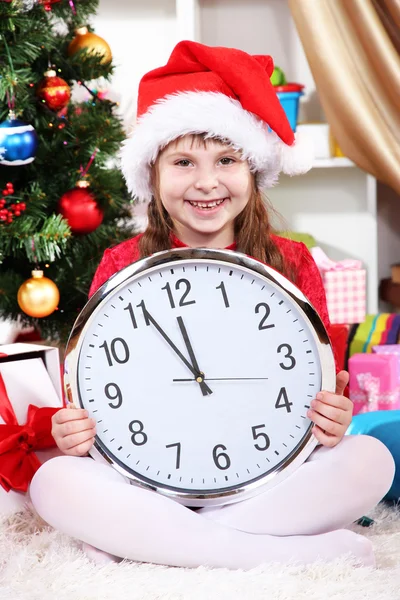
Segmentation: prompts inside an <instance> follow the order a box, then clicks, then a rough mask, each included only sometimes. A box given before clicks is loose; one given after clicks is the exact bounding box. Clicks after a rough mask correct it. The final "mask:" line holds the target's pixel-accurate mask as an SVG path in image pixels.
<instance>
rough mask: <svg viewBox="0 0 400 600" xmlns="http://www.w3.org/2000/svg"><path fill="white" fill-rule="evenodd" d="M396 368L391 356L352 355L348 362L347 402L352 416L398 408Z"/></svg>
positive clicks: (399, 397)
mask: <svg viewBox="0 0 400 600" xmlns="http://www.w3.org/2000/svg"><path fill="white" fill-rule="evenodd" d="M397 368H398V359H397V356H395V355H394V354H371V353H370V354H354V355H353V356H351V357H350V358H349V373H350V382H349V388H350V400H352V401H353V403H354V414H355V415H356V414H358V413H365V412H371V411H375V410H392V409H399V408H400V388H399V380H398V375H397Z"/></svg>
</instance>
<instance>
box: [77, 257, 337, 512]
mask: <svg viewBox="0 0 400 600" xmlns="http://www.w3.org/2000/svg"><path fill="white" fill-rule="evenodd" d="M192 253H193V251H192ZM181 254H182V253H181ZM225 254H228V253H225ZM220 255H221V253H220ZM253 262H255V261H253ZM262 268H264V267H262ZM270 272H273V271H272V270H270ZM276 277H278V278H279V277H280V276H279V275H277V274H276ZM281 279H282V278H281ZM111 281H112V280H111ZM77 351H78V350H77ZM329 351H330V347H329ZM329 356H330V357H331V353H330V354H328V358H329ZM76 362H77V364H76V374H75V377H76V382H77V389H78V390H79V402H80V405H81V406H84V407H85V408H87V409H88V410H89V413H90V416H91V417H93V418H94V419H95V420H96V423H97V437H96V447H97V448H98V449H99V450H100V451H101V452H102V454H104V455H106V456H107V457H109V459H110V460H111V462H112V463H113V464H114V465H115V466H116V467H117V468H119V470H122V472H124V473H126V474H127V475H128V476H130V477H132V478H133V479H135V480H139V481H141V482H143V483H144V484H147V485H149V486H151V487H153V488H157V489H158V490H159V491H164V492H165V493H172V494H174V493H176V494H177V495H178V496H180V497H183V498H185V497H186V499H187V503H188V504H194V505H196V504H202V502H201V501H199V500H198V497H199V496H200V497H207V496H210V497H213V498H214V503H216V502H215V499H216V497H219V498H221V497H224V496H227V497H229V496H230V497H231V498H232V499H235V498H234V497H235V495H236V492H237V491H238V490H243V489H244V487H246V486H250V487H257V486H258V485H259V483H263V482H265V481H266V480H268V479H271V478H272V476H273V475H274V474H276V473H277V472H279V471H280V470H281V469H282V467H283V466H284V465H285V464H288V463H290V461H291V460H292V459H293V458H294V457H295V456H296V455H297V454H298V452H299V450H300V449H301V448H302V447H304V444H305V442H306V441H307V440H309V439H310V428H311V422H310V421H309V419H308V418H307V416H306V415H307V410H308V409H309V407H310V402H311V400H312V399H313V398H314V397H315V394H316V393H317V392H318V391H319V390H320V389H321V386H322V380H323V373H322V368H323V367H322V361H321V342H320V341H319V339H318V336H317V334H316V332H315V329H314V328H313V327H312V326H311V323H310V321H309V319H308V318H307V316H306V315H305V313H304V311H303V310H302V308H301V307H300V306H299V304H298V303H297V302H296V301H294V300H293V298H292V297H291V296H290V295H289V294H288V293H287V292H286V291H285V290H284V289H283V288H282V287H281V286H280V285H279V284H277V283H275V282H274V281H273V280H271V279H269V278H267V277H266V276H263V275H261V274H260V273H257V272H256V271H254V270H252V269H249V268H248V267H246V266H242V265H239V264H233V263H229V262H225V261H224V260H215V259H214V260H209V259H207V258H204V259H199V258H187V259H180V260H179V261H175V262H168V263H166V264H162V265H155V266H152V267H149V268H147V269H145V270H144V271H143V272H139V273H137V274H135V275H133V276H130V277H128V279H127V280H126V281H125V282H123V283H121V284H119V285H118V286H117V287H116V288H115V289H114V290H113V291H112V292H110V293H108V294H107V295H106V296H105V298H104V299H103V300H102V301H101V302H100V303H99V304H98V306H97V307H96V308H95V310H93V312H92V314H91V315H90V318H89V319H88V320H87V322H86V324H85V328H84V332H83V333H81V335H80V344H79V354H78V356H77V361H76ZM67 364H68V361H67ZM331 364H332V365H333V360H331ZM333 371H334V370H333ZM196 498H197V499H196ZM237 499H242V498H237ZM203 504H204V502H203Z"/></svg>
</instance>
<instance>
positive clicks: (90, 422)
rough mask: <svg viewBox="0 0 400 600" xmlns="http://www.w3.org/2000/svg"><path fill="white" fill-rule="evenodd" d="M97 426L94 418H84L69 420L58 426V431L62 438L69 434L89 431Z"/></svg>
mask: <svg viewBox="0 0 400 600" xmlns="http://www.w3.org/2000/svg"><path fill="white" fill-rule="evenodd" d="M95 426H96V421H95V420H94V419H83V420H78V421H68V422H67V423H63V424H62V425H59V426H58V429H57V433H58V436H59V437H61V438H65V437H68V436H69V435H75V434H77V433H81V432H83V431H89V430H91V429H93V428H94V427H95Z"/></svg>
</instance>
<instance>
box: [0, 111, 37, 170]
mask: <svg viewBox="0 0 400 600" xmlns="http://www.w3.org/2000/svg"><path fill="white" fill-rule="evenodd" d="M37 146H38V136H37V133H36V131H35V129H34V127H32V125H29V124H27V123H24V122H23V121H21V120H20V119H17V118H16V116H15V113H14V112H13V111H12V110H10V112H9V114H8V119H6V120H5V121H3V122H2V123H0V164H1V165H7V166H18V167H19V166H20V165H27V164H29V163H31V162H32V161H33V160H35V154H36V150H37Z"/></svg>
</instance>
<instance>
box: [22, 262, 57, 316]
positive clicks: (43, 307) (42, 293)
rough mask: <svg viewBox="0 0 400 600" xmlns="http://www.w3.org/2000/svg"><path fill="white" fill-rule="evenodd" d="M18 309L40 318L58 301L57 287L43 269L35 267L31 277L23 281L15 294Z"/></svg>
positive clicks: (52, 309) (49, 313) (51, 310)
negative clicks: (44, 273) (44, 275)
mask: <svg viewBox="0 0 400 600" xmlns="http://www.w3.org/2000/svg"><path fill="white" fill-rule="evenodd" d="M17 300H18V304H19V307H20V309H21V310H22V311H23V312H24V313H25V314H27V315H28V316H30V317H34V318H35V319H42V318H43V317H48V316H49V315H51V313H53V312H54V311H55V310H56V308H57V306H58V303H59V301H60V292H59V291H58V287H57V286H56V284H55V283H54V281H52V280H51V279H49V278H48V277H43V271H41V270H39V269H35V270H34V271H32V277H31V278H30V279H27V280H26V281H24V283H23V284H22V285H21V286H20V288H19V290H18V296H17Z"/></svg>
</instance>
